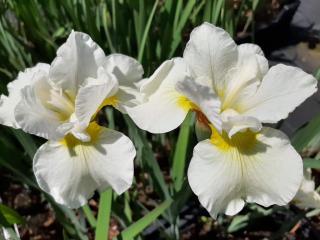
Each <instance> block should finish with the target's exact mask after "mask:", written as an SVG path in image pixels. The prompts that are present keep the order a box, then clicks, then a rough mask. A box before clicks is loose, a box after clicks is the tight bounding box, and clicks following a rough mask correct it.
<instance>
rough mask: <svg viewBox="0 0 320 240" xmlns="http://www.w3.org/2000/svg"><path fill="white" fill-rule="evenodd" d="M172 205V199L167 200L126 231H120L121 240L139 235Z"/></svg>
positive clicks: (127, 239)
mask: <svg viewBox="0 0 320 240" xmlns="http://www.w3.org/2000/svg"><path fill="white" fill-rule="evenodd" d="M171 203H172V199H168V200H166V201H164V202H163V203H161V204H160V205H159V206H158V207H156V208H155V209H154V210H152V211H151V212H150V213H148V214H147V215H146V216H144V217H143V218H141V219H139V220H138V221H136V222H135V223H133V224H132V225H131V226H129V227H128V228H127V229H125V230H124V231H122V233H121V237H122V239H123V240H129V239H133V238H134V237H136V236H137V235H138V234H139V233H141V232H142V231H143V230H144V229H145V228H146V227H148V226H149V225H150V224H151V223H153V222H154V221H155V220H156V219H157V218H158V217H159V216H160V215H161V214H162V213H164V211H165V210H166V209H168V208H169V207H170V205H171Z"/></svg>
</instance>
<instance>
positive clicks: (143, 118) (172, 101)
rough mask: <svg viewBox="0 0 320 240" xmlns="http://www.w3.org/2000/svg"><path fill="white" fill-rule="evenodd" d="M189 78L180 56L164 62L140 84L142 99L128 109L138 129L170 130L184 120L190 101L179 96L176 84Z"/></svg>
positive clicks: (150, 130) (190, 105) (154, 131)
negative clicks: (142, 101)
mask: <svg viewBox="0 0 320 240" xmlns="http://www.w3.org/2000/svg"><path fill="white" fill-rule="evenodd" d="M187 77H188V69H187V66H186V65H185V63H184V61H183V60H182V59H180V58H178V59H174V60H169V61H165V62H164V63H163V64H161V66H160V67H159V68H158V69H157V70H156V71H155V73H154V74H153V75H152V76H151V77H150V78H149V79H148V80H147V81H146V82H144V84H143V85H142V86H141V92H142V94H144V96H145V102H144V103H142V104H140V105H138V106H136V107H134V108H131V109H128V114H129V116H130V117H131V118H132V119H133V121H134V122H135V123H136V124H137V125H138V127H139V128H141V129H144V130H147V131H149V132H152V133H164V132H169V131H171V130H173V129H175V128H177V127H178V126H179V125H180V124H181V123H182V122H183V120H184V119H185V117H186V115H187V113H188V111H189V110H190V109H191V108H192V103H190V101H189V100H188V99H187V98H186V97H184V96H183V95H181V94H180V93H179V92H178V91H177V90H176V89H175V84H176V83H177V82H178V81H180V80H183V79H185V78H187Z"/></svg>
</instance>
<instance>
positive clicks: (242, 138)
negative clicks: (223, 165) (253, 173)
mask: <svg viewBox="0 0 320 240" xmlns="http://www.w3.org/2000/svg"><path fill="white" fill-rule="evenodd" d="M210 128H211V131H212V132H211V138H210V140H211V142H212V144H213V145H215V146H216V147H217V148H218V149H220V150H221V151H230V150H237V151H239V152H241V153H250V151H251V150H252V149H253V148H254V147H255V145H256V144H257V133H254V132H252V131H250V130H247V131H245V132H238V133H236V134H235V135H233V136H232V137H231V138H229V137H228V134H227V133H226V132H225V131H223V132H222V133H219V132H218V130H217V129H216V128H215V127H214V126H213V125H210Z"/></svg>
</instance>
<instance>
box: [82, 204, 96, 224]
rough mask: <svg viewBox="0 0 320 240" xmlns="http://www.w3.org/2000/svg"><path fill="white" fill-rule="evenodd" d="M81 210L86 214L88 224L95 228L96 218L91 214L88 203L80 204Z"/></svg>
mask: <svg viewBox="0 0 320 240" xmlns="http://www.w3.org/2000/svg"><path fill="white" fill-rule="evenodd" d="M82 211H83V213H84V215H85V216H86V218H87V220H88V222H89V224H90V226H91V227H92V228H96V226H97V220H96V218H95V217H94V215H93V213H92V211H91V209H90V207H89V206H88V204H86V205H84V206H82Z"/></svg>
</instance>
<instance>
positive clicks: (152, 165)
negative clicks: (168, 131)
mask: <svg viewBox="0 0 320 240" xmlns="http://www.w3.org/2000/svg"><path fill="white" fill-rule="evenodd" d="M124 119H125V121H126V123H127V125H128V129H129V136H130V138H131V139H132V140H133V142H134V144H135V145H136V147H137V150H138V151H137V152H141V156H138V157H137V158H139V157H140V158H141V162H142V166H143V168H144V170H146V171H148V172H149V174H150V175H151V177H152V179H153V180H154V183H155V186H156V187H157V189H158V190H159V191H158V193H160V194H161V195H162V196H163V197H165V198H166V199H168V198H170V194H169V189H168V186H167V184H166V182H165V180H164V176H163V174H162V171H161V169H160V166H159V164H158V161H157V159H156V158H155V156H154V153H153V151H152V148H151V146H150V143H149V141H148V139H147V137H146V136H145V135H144V133H143V131H142V130H140V129H138V128H137V127H136V125H135V124H134V123H133V121H132V120H131V119H130V118H129V117H128V116H124Z"/></svg>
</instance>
